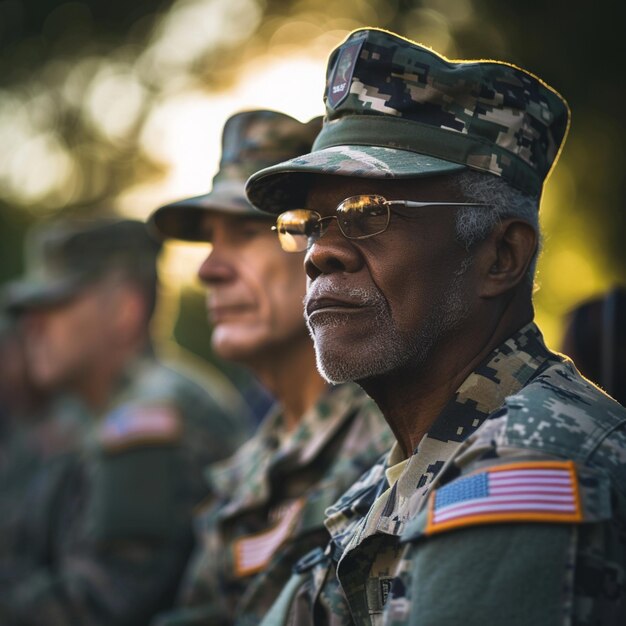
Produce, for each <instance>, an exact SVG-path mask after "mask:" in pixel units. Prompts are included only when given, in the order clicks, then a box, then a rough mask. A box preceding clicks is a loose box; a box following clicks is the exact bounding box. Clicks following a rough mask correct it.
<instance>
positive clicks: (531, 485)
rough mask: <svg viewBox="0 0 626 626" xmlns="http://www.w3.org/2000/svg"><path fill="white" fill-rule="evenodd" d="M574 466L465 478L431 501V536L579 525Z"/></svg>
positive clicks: (537, 465)
mask: <svg viewBox="0 0 626 626" xmlns="http://www.w3.org/2000/svg"><path fill="white" fill-rule="evenodd" d="M581 520H582V513H581V505H580V495H579V490H578V480H577V476H576V470H575V467H574V463H573V462H571V461H547V462H533V463H515V464H510V465H501V466H496V467H492V468H489V469H487V470H486V471H484V472H480V473H478V474H473V475H470V476H467V477H464V478H460V479H458V480H455V481H453V482H451V483H450V484H448V485H445V486H443V487H441V488H440V489H437V490H436V491H435V492H433V493H432V494H431V496H430V501H429V511H428V522H427V525H426V529H425V530H426V534H427V535H432V534H434V533H437V532H442V531H445V530H451V529H454V528H460V527H463V526H472V525H477V524H490V523H492V524H495V523H501V522H557V523H558V522H563V523H566V522H579V521H581Z"/></svg>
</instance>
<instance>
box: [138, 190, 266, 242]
mask: <svg viewBox="0 0 626 626" xmlns="http://www.w3.org/2000/svg"><path fill="white" fill-rule="evenodd" d="M209 213H224V214H228V215H234V216H241V217H254V218H259V217H262V216H260V215H259V212H258V211H257V210H255V208H254V207H253V206H252V205H251V204H250V203H249V202H248V200H247V199H246V197H245V192H244V186H243V183H240V184H239V186H238V189H237V190H236V191H235V192H234V193H233V191H226V190H223V191H221V190H215V189H214V190H213V191H211V192H209V193H207V194H204V195H201V196H194V197H192V198H185V199H184V200H179V201H177V202H172V203H170V204H166V205H165V206H162V207H160V208H158V209H157V210H156V211H155V212H154V213H153V214H152V215H151V216H150V219H149V222H148V224H149V226H150V228H152V229H153V230H156V232H157V233H158V234H159V235H160V236H161V237H167V238H172V239H181V240H183V241H205V240H206V239H205V237H204V236H203V233H202V219H203V218H204V217H205V216H206V215H207V214H209Z"/></svg>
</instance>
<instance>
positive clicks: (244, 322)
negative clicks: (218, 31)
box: [152, 111, 391, 626]
mask: <svg viewBox="0 0 626 626" xmlns="http://www.w3.org/2000/svg"><path fill="white" fill-rule="evenodd" d="M319 128H320V119H319V118H317V119H314V120H311V121H310V122H309V123H308V124H303V123H301V122H299V121H297V120H295V119H293V118H291V117H289V116H287V115H284V114H282V113H277V112H274V111H248V112H242V113H237V114H236V115H233V116H232V117H231V118H230V119H229V120H228V121H227V122H226V125H225V127H224V131H223V139H222V158H221V162H220V168H219V171H218V173H217V175H216V176H215V178H214V179H213V186H212V190H211V191H210V192H209V193H208V194H207V195H204V196H199V197H195V198H190V199H187V200H182V201H180V202H177V203H174V204H170V205H168V206H165V207H162V208H160V209H159V210H157V211H156V212H155V214H154V215H153V216H152V223H153V225H154V226H155V227H156V229H157V230H158V231H159V232H160V233H161V234H162V235H163V236H165V237H174V238H178V239H183V240H189V241H206V242H209V243H210V244H211V250H210V252H209V255H208V256H207V258H206V260H205V261H204V262H203V263H202V265H201V266H200V268H199V270H198V275H199V277H200V279H201V281H202V282H203V283H204V284H205V285H206V286H207V288H208V294H207V309H208V313H209V318H210V320H211V322H212V324H213V334H212V346H213V349H214V350H215V352H216V353H217V354H218V355H219V356H220V357H223V358H225V359H229V360H232V361H236V362H237V363H240V364H244V365H246V366H248V367H249V368H250V369H251V370H252V372H253V373H254V374H255V375H256V376H257V377H258V378H259V380H260V381H261V382H262V383H263V384H264V385H265V386H267V388H268V389H269V390H270V391H271V393H272V395H273V396H274V397H275V398H277V400H278V404H277V406H276V407H275V409H273V410H271V411H270V413H269V414H268V415H267V417H266V418H265V420H264V421H263V422H262V423H261V425H260V427H259V430H258V431H257V433H256V434H255V436H254V437H253V438H252V439H251V440H250V441H248V442H247V443H246V444H245V445H244V446H242V448H240V449H239V450H238V451H237V453H236V454H235V456H233V457H232V458H230V459H228V460H227V461H224V462H222V463H219V464H216V465H214V466H212V467H211V468H209V469H208V471H207V473H206V476H207V479H208V481H209V484H210V489H211V492H212V493H214V494H216V497H215V498H213V499H211V500H210V501H208V502H207V503H206V506H205V507H203V508H201V509H200V510H199V511H198V515H197V518H196V530H197V535H198V541H197V545H198V548H197V549H196V553H195V555H194V557H193V559H192V561H191V564H190V567H189V568H188V570H187V573H186V575H185V579H184V583H183V585H182V588H181V592H180V596H179V608H178V610H176V611H174V612H171V613H170V614H167V615H163V616H160V618H159V619H157V620H156V623H158V624H159V625H160V626H163V625H174V624H212V625H213V626H216V625H218V624H234V623H236V624H253V623H258V621H259V620H260V618H261V617H262V616H263V615H264V614H265V612H266V611H267V609H268V608H269V606H270V605H271V604H272V602H273V601H274V599H275V598H276V596H277V595H278V593H279V591H280V590H281V589H282V587H283V585H284V584H285V583H286V582H287V580H288V578H289V575H290V573H291V568H292V566H293V564H294V563H295V562H296V561H297V560H298V559H299V558H300V557H301V556H302V555H304V554H305V553H306V552H307V551H309V550H310V549H312V548H314V547H316V546H321V545H325V544H326V542H327V540H328V535H327V533H326V531H325V529H324V526H323V524H322V521H323V517H324V509H325V508H326V507H327V506H328V505H330V504H331V503H332V502H333V501H334V500H336V498H337V497H338V496H339V495H340V494H341V493H342V492H343V491H344V490H345V489H347V487H348V486H349V485H350V484H351V483H352V482H353V481H354V480H355V479H356V478H357V477H358V476H359V475H360V474H361V473H362V472H363V471H364V470H365V469H366V468H368V467H370V466H371V465H373V464H374V462H375V461H376V460H377V458H378V457H379V456H380V455H381V454H383V453H384V452H385V451H386V450H388V449H389V446H390V445H391V433H390V432H389V431H388V429H387V426H386V424H385V422H384V420H383V419H382V416H381V415H380V413H379V412H378V410H377V408H376V406H375V405H374V403H373V402H372V401H371V399H370V398H368V397H367V396H366V395H365V393H364V392H363V391H362V390H361V389H360V388H359V387H358V386H357V385H354V384H351V383H346V384H340V385H329V384H327V383H326V382H325V381H324V380H323V379H322V377H321V376H320V375H319V373H318V372H317V370H316V367H315V354H314V351H313V344H312V342H311V338H310V337H309V335H308V332H307V329H306V326H305V323H304V317H303V312H302V298H303V297H304V293H305V275H304V272H303V270H302V255H293V254H287V253H285V252H284V251H283V250H282V249H281V247H280V244H279V242H278V239H277V237H276V234H275V233H274V232H272V230H271V225H272V222H273V220H272V219H271V218H269V217H268V216H264V215H262V214H260V213H259V212H257V211H255V210H254V209H253V208H252V207H251V206H250V204H249V203H248V202H247V200H246V199H245V194H244V184H245V181H246V179H247V178H248V176H250V174H252V173H253V172H255V171H256V170H258V169H260V168H262V167H267V166H269V165H272V164H274V163H278V162H280V161H282V160H284V159H287V158H292V157H295V156H298V155H300V154H303V153H305V152H307V151H308V150H310V149H311V144H312V142H313V139H314V137H315V135H316V134H317V132H318V131H319Z"/></svg>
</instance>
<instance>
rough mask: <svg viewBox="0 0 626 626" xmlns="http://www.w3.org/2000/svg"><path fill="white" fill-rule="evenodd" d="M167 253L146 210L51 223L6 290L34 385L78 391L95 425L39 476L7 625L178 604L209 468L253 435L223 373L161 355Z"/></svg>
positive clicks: (140, 612)
mask: <svg viewBox="0 0 626 626" xmlns="http://www.w3.org/2000/svg"><path fill="white" fill-rule="evenodd" d="M159 251H160V244H159V243H158V242H156V241H155V240H154V239H153V238H152V237H151V236H150V235H149V234H148V232H147V230H146V227H145V224H143V223H141V222H138V221H131V220H121V219H99V220H93V221H76V220H72V221H70V220H66V221H61V222H57V223H52V224H45V225H43V226H42V227H41V228H40V229H38V230H37V231H35V232H34V234H33V238H32V241H31V242H30V246H29V247H28V253H29V255H30V270H29V272H28V273H27V275H26V277H25V278H24V279H23V280H22V281H19V282H16V283H15V284H14V285H13V286H12V289H11V290H9V292H8V303H9V307H10V309H11V310H12V311H14V312H15V313H16V314H19V315H20V316H21V317H22V324H23V326H22V328H23V332H24V342H25V344H24V345H25V354H26V358H27V365H28V369H29V372H30V374H31V376H32V379H33V381H34V383H35V384H36V385H37V386H38V387H39V388H41V389H44V390H46V391H47V392H50V393H59V392H69V393H72V394H74V395H75V396H76V397H77V398H79V399H80V401H81V402H82V405H83V406H84V409H85V411H86V412H87V414H88V423H87V427H86V428H85V433H84V436H83V437H82V439H81V442H80V446H79V449H78V451H77V452H76V453H74V454H65V455H61V456H58V457H55V458H54V459H52V460H51V461H50V462H49V463H47V464H46V467H45V468H44V471H41V472H39V474H38V475H37V477H36V480H34V481H33V482H32V483H31V485H30V486H29V492H28V494H27V507H28V510H29V516H28V518H27V520H26V523H25V525H24V528H22V529H21V534H20V537H19V543H20V550H21V558H22V563H21V565H20V567H19V576H18V577H16V578H15V579H14V580H12V581H11V584H10V585H3V586H2V588H1V589H0V623H2V624H3V626H13V625H14V624H15V625H18V624H19V625H20V626H22V625H29V626H30V625H32V626H35V625H41V626H44V625H45V626H65V625H68V626H69V625H70V624H81V625H84V626H92V625H93V626H96V625H97V626H117V625H122V624H132V625H141V624H147V623H148V622H149V620H150V619H151V616H152V615H153V614H154V613H156V612H157V611H160V610H162V609H164V608H166V607H168V606H169V605H170V603H171V602H172V600H173V597H174V594H175V591H176V588H177V586H178V584H179V578H180V575H181V573H182V571H183V569H184V566H185V563H186V561H187V558H188V556H189V553H190V551H191V548H192V542H193V533H192V529H191V509H192V507H193V506H194V505H195V504H196V503H197V502H198V501H199V500H201V499H202V498H204V497H206V495H207V487H206V485H205V483H204V481H203V480H202V470H203V468H204V466H205V465H206V464H207V463H210V462H214V461H216V460H218V459H220V458H223V457H225V456H227V455H228V454H230V453H232V452H233V451H234V450H236V449H237V447H238V446H239V444H240V443H241V442H242V441H243V440H244V439H245V437H246V435H247V425H248V422H247V415H246V413H245V409H244V408H243V404H242V403H237V404H236V405H234V404H231V405H228V404H227V402H226V397H227V396H226V394H227V383H226V381H225V380H222V379H218V378H216V379H215V380H213V381H211V384H210V386H207V385H204V386H203V385H201V384H200V383H199V381H196V380H193V379H192V378H191V377H190V376H189V375H188V374H182V373H181V372H179V371H177V370H176V369H174V368H172V367H169V366H166V365H164V364H163V363H161V362H160V361H159V359H158V358H157V356H156V355H155V352H154V350H153V347H152V342H151V338H150V330H149V324H150V320H151V317H152V314H153V311H154V308H155V306H156V301H157V271H156V261H157V256H158V254H159ZM205 382H206V381H203V384H204V383H205ZM228 397H229V398H231V397H233V396H230V395H228Z"/></svg>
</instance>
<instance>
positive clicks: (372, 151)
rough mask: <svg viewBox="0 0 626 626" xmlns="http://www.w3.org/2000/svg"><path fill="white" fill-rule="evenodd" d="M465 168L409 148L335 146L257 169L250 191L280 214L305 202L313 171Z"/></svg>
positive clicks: (263, 207)
mask: <svg viewBox="0 0 626 626" xmlns="http://www.w3.org/2000/svg"><path fill="white" fill-rule="evenodd" d="M464 169H466V166H465V165H461V164H459V163H452V162H451V161H444V160H443V159H438V158H436V157H431V156H428V155H425V154H420V153H417V152H411V151H409V150H399V149H396V148H384V147H380V146H359V145H349V146H331V147H329V148H323V149H321V150H316V151H314V152H311V153H309V154H305V155H303V156H300V157H297V158H295V159H291V160H290V161H285V162H284V163H279V164H278V165H273V166H271V167H267V168H265V169H263V170H260V171H259V172H256V173H255V174H253V175H252V176H251V177H250V178H249V179H248V182H247V183H246V193H247V195H248V200H250V202H251V203H252V204H253V205H254V206H255V207H256V208H257V209H259V210H260V211H263V212H265V213H273V214H278V213H282V212H283V211H285V210H288V209H293V208H295V207H298V206H303V205H304V202H305V201H306V196H307V193H308V189H309V185H310V183H311V175H312V174H327V175H332V176H352V177H355V178H370V179H394V178H419V177H422V176H436V175H440V174H450V173H453V172H459V171H462V170H464Z"/></svg>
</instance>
